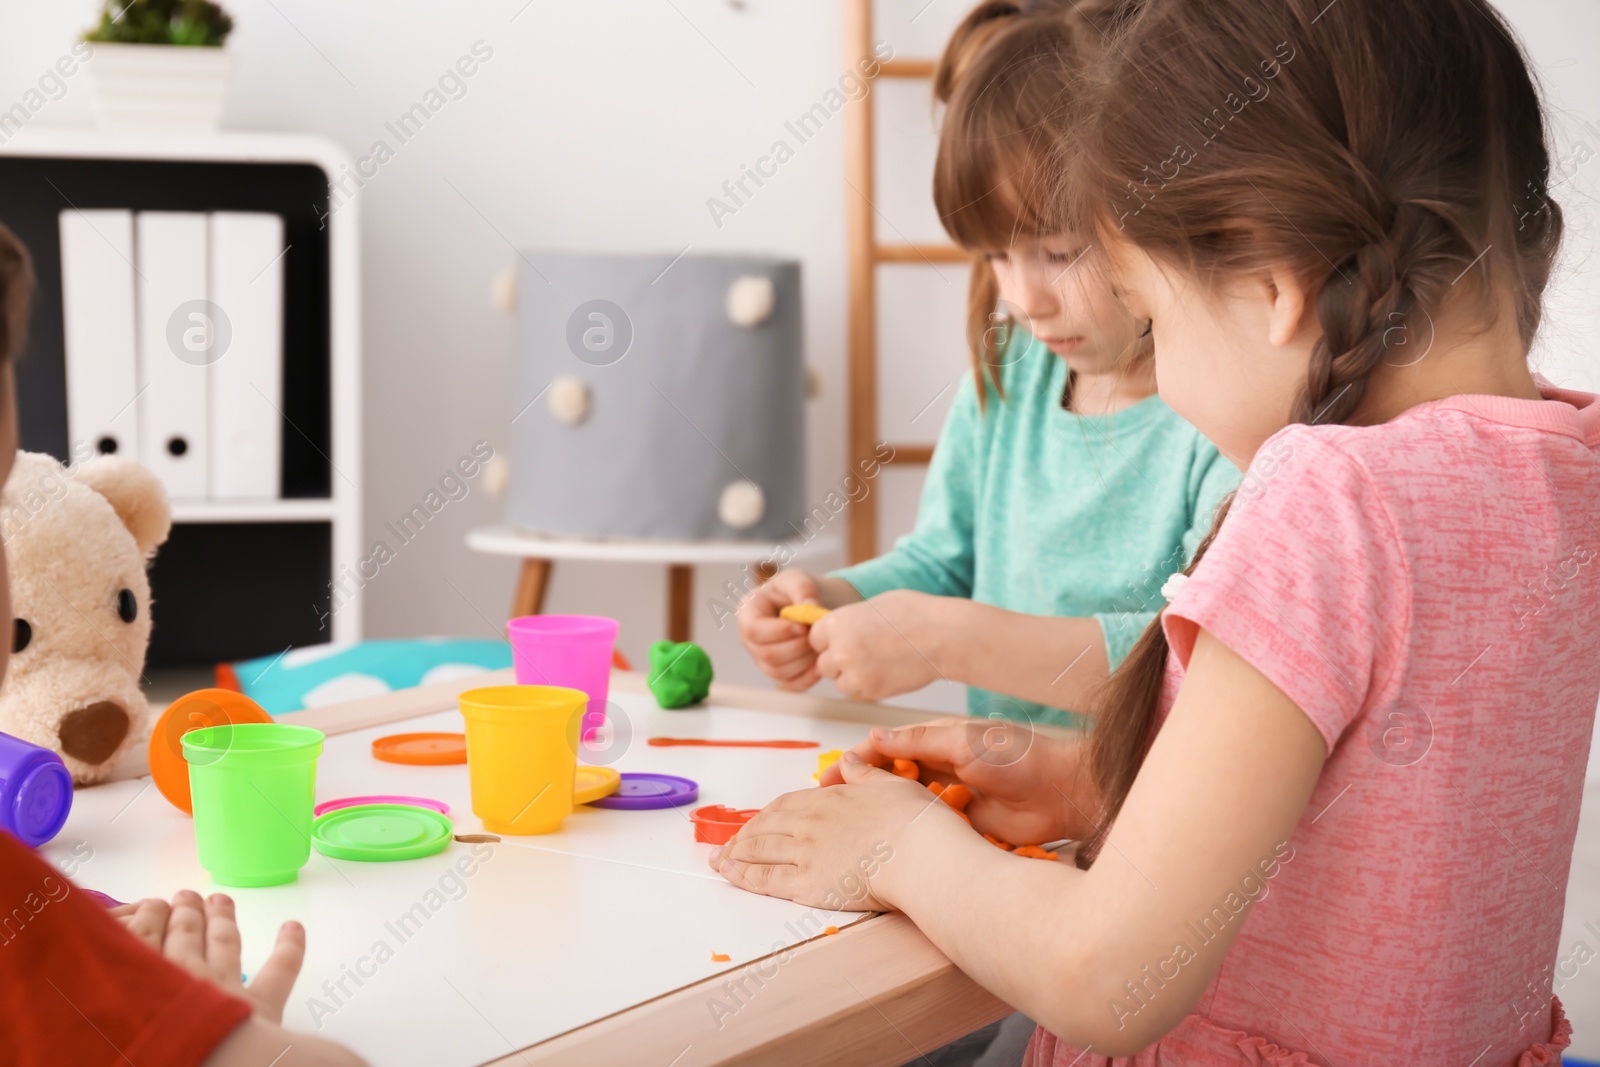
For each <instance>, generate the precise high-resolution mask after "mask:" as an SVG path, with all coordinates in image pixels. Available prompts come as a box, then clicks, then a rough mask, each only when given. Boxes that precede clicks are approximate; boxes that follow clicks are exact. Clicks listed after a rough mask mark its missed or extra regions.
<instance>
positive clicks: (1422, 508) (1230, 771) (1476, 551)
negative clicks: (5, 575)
mask: <svg viewBox="0 0 1600 1067" xmlns="http://www.w3.org/2000/svg"><path fill="white" fill-rule="evenodd" d="M1116 33H1117V36H1116V39H1115V41H1114V44H1115V47H1112V48H1108V49H1107V58H1106V60H1105V63H1104V66H1103V69H1102V70H1100V71H1099V72H1098V74H1097V76H1096V77H1095V78H1094V79H1092V82H1091V84H1089V85H1087V86H1086V87H1085V88H1084V89H1083V91H1082V97H1081V99H1079V100H1078V101H1076V102H1075V103H1076V104H1077V105H1078V109H1079V111H1080V112H1081V115H1082V119H1081V121H1080V123H1079V124H1078V128H1077V133H1076V136H1075V139H1074V143H1073V145H1071V146H1069V147H1070V151H1069V152H1068V154H1067V161H1066V164H1065V169H1066V175H1065V177H1066V179H1067V180H1066V182H1065V187H1066V188H1067V189H1069V190H1070V191H1071V193H1072V195H1073V199H1074V201H1075V203H1076V205H1077V214H1078V217H1079V218H1080V220H1082V223H1083V226H1084V228H1085V230H1088V231H1092V232H1094V233H1096V234H1097V235H1098V237H1099V239H1100V240H1099V245H1100V247H1101V251H1102V252H1103V253H1104V258H1105V260H1106V262H1107V263H1108V265H1109V267H1110V269H1111V270H1112V272H1113V276H1114V278H1115V279H1116V282H1117V284H1118V286H1119V289H1120V291H1121V293H1122V296H1123V299H1124V301H1125V302H1126V304H1127V305H1128V307H1129V308H1130V309H1131V310H1132V311H1133V312H1134V313H1135V314H1136V315H1138V316H1139V317H1142V318H1145V319H1148V320H1150V322H1151V328H1152V330H1153V335H1154V339H1155V349H1156V372H1157V379H1158V383H1159V388H1160V392H1161V396H1162V398H1163V399H1165V400H1166V401H1167V403H1168V404H1169V405H1171V406H1172V407H1173V408H1174V409H1175V410H1177V411H1178V413H1179V414H1181V415H1183V416H1184V417H1186V418H1188V419H1189V420H1190V421H1191V422H1193V423H1194V424H1195V425H1196V426H1197V427H1198V428H1199V429H1200V430H1201V431H1202V432H1203V433H1205V434H1206V436H1208V437H1209V438H1211V440H1212V441H1214V442H1215V443H1216V445H1217V446H1218V448H1219V449H1220V450H1221V451H1222V453H1223V455H1225V456H1226V457H1227V458H1229V459H1230V460H1233V461H1234V462H1235V463H1236V464H1237V465H1238V466H1239V467H1240V468H1241V469H1246V470H1247V473H1246V475H1245V478H1244V480H1243V482H1242V483H1241V486H1240V489H1239V491H1238V493H1237V495H1236V496H1235V498H1234V500H1233V502H1232V506H1231V508H1230V509H1229V510H1228V511H1227V512H1226V513H1225V515H1224V516H1223V518H1221V519H1219V521H1218V527H1217V528H1216V529H1214V530H1213V532H1212V537H1211V538H1210V539H1209V541H1208V544H1207V545H1206V546H1205V547H1204V548H1203V549H1202V552H1201V554H1200V556H1199V557H1198V558H1197V560H1196V562H1195V563H1194V564H1193V565H1192V566H1191V567H1190V570H1189V576H1188V577H1187V579H1184V580H1182V581H1175V582H1172V583H1169V589H1168V597H1169V601H1170V603H1169V606H1168V607H1167V608H1166V610H1165V611H1164V612H1163V613H1162V616H1161V617H1160V618H1159V619H1158V620H1157V622H1156V623H1155V624H1154V625H1153V626H1152V627H1151V629H1150V630H1149V631H1148V632H1147V633H1146V634H1145V636H1144V637H1143V639H1142V640H1141V642H1140V644H1139V646H1138V647H1137V648H1136V649H1135V651H1134V653H1133V654H1132V656H1130V658H1129V659H1128V661H1127V662H1126V664H1125V665H1124V666H1123V667H1122V668H1121V669H1120V670H1119V671H1118V672H1117V674H1116V675H1115V676H1114V677H1113V679H1112V681H1111V683H1110V685H1109V687H1108V689H1107V691H1106V692H1105V694H1104V699H1103V701H1102V702H1101V706H1100V710H1099V713H1098V718H1097V720H1096V722H1095V726H1094V729H1093V732H1092V735H1091V737H1090V738H1089V739H1088V741H1084V740H1082V739H1081V738H1078V737H1074V736H1071V735H1065V734H1058V733H1054V732H1050V731H1047V730H1044V729H1038V728H1036V729H1032V730H1029V729H1027V728H1026V727H1016V728H1014V729H1012V728H1003V727H999V726H997V724H995V723H993V722H989V721H982V722H970V721H963V720H948V721H945V722H941V723H935V724H931V725H928V726H922V727H913V728H910V729H906V730H900V731H875V732H874V733H873V735H872V737H871V739H870V740H869V742H868V743H867V744H865V745H863V746H862V747H861V748H860V749H859V750H858V751H857V752H855V753H851V754H849V755H847V756H846V758H845V759H844V760H841V761H840V763H839V764H838V765H837V769H836V770H835V771H833V772H830V774H829V776H828V777H826V778H825V779H824V783H825V784H835V783H837V782H839V781H841V780H842V781H843V782H844V783H847V784H844V785H842V786H841V787H839V788H827V789H817V790H809V791H805V792H802V793H792V794H789V795H787V796H784V797H781V798H779V799H778V800H777V801H775V802H774V803H773V804H772V805H770V806H769V807H768V808H767V810H766V811H764V812H763V813H762V814H760V815H759V816H757V817H756V818H755V819H753V820H752V821H751V822H750V823H749V824H748V826H746V827H745V829H744V830H743V831H742V832H741V833H740V834H739V835H738V836H737V837H736V838H735V839H734V841H733V842H732V843H730V844H729V845H728V846H726V847H725V848H723V849H721V850H719V851H718V852H717V853H716V854H714V856H713V859H712V863H713V866H715V867H716V868H717V869H718V870H720V871H722V873H723V874H724V875H725V876H726V877H728V878H729V879H730V880H731V881H733V882H734V883H735V884H737V885H740V886H743V887H746V888H748V889H752V890H754V891H756V892H762V893H772V894H778V895H782V896H786V897H791V898H793V899H796V900H800V901H804V902H807V903H813V904H818V905H825V906H840V905H841V904H843V903H845V902H844V901H842V900H841V898H840V895H839V889H838V887H839V886H841V885H855V884H858V883H857V882H856V881H855V878H856V876H858V875H865V876H866V884H867V886H868V887H869V888H868V892H867V895H866V896H865V898H864V899H860V900H857V901H856V902H855V905H856V906H860V907H868V908H874V909H877V908H883V909H899V910H902V911H904V912H905V913H906V914H908V915H909V916H910V917H911V918H912V919H913V920H915V922H916V923H917V924H918V926H920V927H921V929H922V930H923V931H924V932H925V933H926V934H927V935H928V937H929V938H931V939H932V940H933V941H934V942H935V943H936V944H937V945H938V946H939V947H940V948H941V949H943V950H944V951H945V952H946V953H947V954H948V955H949V956H950V958H951V959H953V960H954V961H955V962H956V963H957V964H958V965H959V966H960V967H961V968H962V969H963V970H964V971H966V972H967V973H968V974H969V975H971V976H972V977H973V978H974V979H976V980H977V981H978V982H980V983H982V984H983V985H984V986H985V987H987V988H989V989H990V990H992V991H993V992H995V993H996V994H997V995H998V996H999V997H1001V998H1002V999H1003V1000H1005V1001H1007V1002H1008V1003H1010V1004H1011V1005H1013V1006H1015V1007H1016V1008H1017V1009H1018V1010H1020V1011H1023V1012H1026V1013H1027V1014H1028V1015H1029V1016H1031V1017H1032V1018H1034V1019H1037V1020H1038V1021H1039V1022H1040V1024H1041V1025H1040V1029H1039V1031H1038V1032H1037V1033H1036V1034H1035V1037H1034V1041H1033V1044H1032V1046H1031V1048H1030V1050H1029V1062H1030V1063H1032V1064H1035V1065H1046V1064H1053V1065H1055V1067H1067V1065H1069V1064H1075V1065H1081V1067H1090V1065H1103V1064H1111V1063H1117V1064H1138V1065H1149V1067H1154V1065H1158V1064H1159V1065H1178V1064H1181V1065H1207V1067H1210V1065H1218V1067H1220V1065H1236V1064H1266V1065H1271V1067H1291V1065H1311V1064H1320V1065H1333V1064H1337V1065H1338V1067H1363V1065H1373V1067H1376V1065H1383V1067H1390V1065H1393V1064H1402V1063H1403V1064H1425V1065H1430V1067H1431V1065H1434V1064H1455V1065H1458V1067H1469V1065H1470V1067H1512V1065H1516V1067H1532V1065H1540V1064H1555V1063H1557V1062H1559V1056H1560V1050H1561V1049H1562V1048H1564V1047H1565V1046H1566V1045H1567V1043H1568V1040H1569V1035H1570V1031H1571V1028H1570V1026H1569V1025H1568V1024H1567V1022H1566V1020H1565V1018H1564V1016H1563V1014H1562V1011H1561V1005H1560V1002H1559V1001H1558V1000H1556V998H1555V997H1554V996H1553V995H1552V992H1551V974H1552V965H1553V964H1554V962H1555V959H1556V951H1557V938H1558V935H1559V932H1560V925H1561V913H1562V902H1563V893H1564V887H1565V885H1566V883H1567V875H1568V868H1569V866H1570V862H1571V854H1572V842H1573V835H1574V833H1575V830H1576V826H1577V818H1578V809H1579V804H1580V800H1581V786H1582V781H1583V776H1584V766H1585V762H1586V759H1587V754H1588V751H1589V738H1590V733H1591V730H1592V728H1593V722H1594V714H1595V703H1596V698H1597V696H1600V656H1597V655H1596V654H1595V642H1594V636H1593V635H1594V634H1595V633H1596V632H1600V558H1597V553H1600V401H1597V398H1596V397H1593V396H1590V395H1586V394H1581V393H1576V392H1570V391H1566V390H1561V389H1557V388H1554V387H1553V386H1551V385H1549V384H1548V383H1546V382H1543V381H1542V380H1539V379H1537V378H1535V377H1534V376H1533V375H1532V374H1531V373H1530V371H1529V369H1528V363H1527V353H1528V348H1529V345H1530V343H1531V341H1532V339H1533V335H1534V332H1535V329H1536V327H1537V325H1538V321H1539V309H1540V300H1541V295H1542V291H1543V288H1544V285H1545V281H1546V279H1547V278H1548V277H1549V273H1550V270H1551V265H1552V262H1553V260H1554V258H1555V254H1556V250H1557V246H1558V244H1559V239H1560V234H1561V214H1560V210H1559V208H1558V207H1557V206H1556V205H1555V204H1554V203H1552V202H1550V201H1549V199H1548V197H1547V195H1546V192H1547V189H1548V181H1549V176H1550V153H1549V150H1548V146H1547V142H1546V132H1545V124H1544V117H1543V113H1542V109H1541V105H1540V101H1539V98H1538V94H1537V92H1536V90H1535V87H1534V85H1533V82H1532V79H1531V77H1530V75H1529V72H1528V68H1527V63H1526V60H1525V58H1524V57H1523V55H1522V53H1521V52H1520V50H1519V48H1518V46H1517V44H1516V43H1515V38H1514V37H1513V36H1512V34H1511V33H1510V31H1509V29H1508V27H1507V26H1506V25H1505V23H1504V21H1503V20H1502V19H1501V18H1500V16H1499V14H1498V13H1497V12H1496V11H1495V10H1494V9H1493V8H1492V7H1491V6H1489V4H1488V3H1487V2H1485V0H1333V2H1332V3H1329V2H1328V0H1147V2H1146V3H1145V4H1144V5H1143V6H1142V9H1141V10H1140V11H1139V12H1138V13H1137V14H1134V15H1133V16H1132V18H1131V20H1130V21H1129V22H1128V23H1127V24H1126V25H1125V26H1124V27H1122V28H1120V29H1118V30H1117V31H1116ZM1063 665H1064V664H1063ZM891 757H904V758H911V759H915V760H918V761H919V762H920V764H921V767H922V770H923V774H924V778H925V779H936V780H940V781H947V782H948V781H953V780H960V781H962V782H964V783H966V784H967V785H968V787H969V788H970V789H971V791H972V793H973V799H972V801H971V802H970V804H969V806H968V807H967V809H966V810H967V814H968V815H969V816H970V818H971V822H972V827H971V828H970V829H969V827H968V826H967V825H966V824H964V823H963V822H962V821H961V820H960V819H959V818H958V817H957V816H956V815H955V814H954V813H953V812H952V811H951V810H950V809H949V808H948V807H946V806H945V805H944V804H942V803H939V802H938V800H937V799H936V798H932V797H930V795H929V793H928V791H927V790H926V789H922V788H920V787H919V786H918V785H917V783H913V782H908V781H905V780H903V779H899V778H896V777H895V776H894V775H892V774H889V773H887V772H885V771H883V770H881V769H878V766H874V764H877V765H881V764H883V763H884V762H885V761H886V760H888V759H889V758H891ZM973 829H977V830H982V831H985V832H987V833H989V834H992V835H994V836H996V837H1000V838H1004V839H1006V840H1009V841H1015V842H1026V841H1050V840H1054V839H1066V838H1071V839H1075V840H1078V841H1081V842H1082V845H1081V846H1080V847H1079V848H1077V850H1076V859H1077V863H1076V864H1075V865H1073V864H1068V863H1065V862H1060V863H1044V862H1038V861H1036V860H1026V859H1020V858H1017V857H1016V856H1013V855H1010V854H1008V853H1006V852H1004V851H1001V850H999V849H996V848H994V847H992V846H991V845H990V844H989V843H987V842H985V841H984V839H983V838H982V837H980V836H979V835H978V834H976V833H973V832H972V830H973ZM908 1058H910V1050H908Z"/></svg>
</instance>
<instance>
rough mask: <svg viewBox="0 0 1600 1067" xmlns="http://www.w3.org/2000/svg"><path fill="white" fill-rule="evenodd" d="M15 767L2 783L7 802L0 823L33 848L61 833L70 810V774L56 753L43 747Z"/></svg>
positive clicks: (1, 813) (0, 816)
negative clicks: (17, 769)
mask: <svg viewBox="0 0 1600 1067" xmlns="http://www.w3.org/2000/svg"><path fill="white" fill-rule="evenodd" d="M19 770H20V773H18V774H17V775H16V776H15V777H14V778H12V779H10V780H9V781H7V782H5V783H4V785H5V792H7V793H10V794H11V796H10V797H9V799H10V801H11V803H10V805H9V806H8V808H7V810H5V811H3V812H0V826H3V827H4V828H5V829H7V830H10V831H11V832H12V833H13V834H15V835H16V836H17V838H18V840H20V841H21V842H22V843H23V844H24V845H27V846H28V847H29V848H37V847H39V846H40V845H42V844H44V843H45V842H46V841H48V840H50V839H51V838H52V837H54V836H56V834H58V833H60V832H61V827H62V826H64V825H65V824H66V821H67V816H68V815H69V814H71V812H72V775H71V774H69V773H68V772H67V767H66V764H65V763H63V762H62V761H61V757H60V756H57V755H56V754H55V753H53V752H49V751H47V750H44V749H41V750H40V756H39V757H37V758H35V759H30V760H28V761H26V763H25V764H24V765H23V766H22V767H21V768H19Z"/></svg>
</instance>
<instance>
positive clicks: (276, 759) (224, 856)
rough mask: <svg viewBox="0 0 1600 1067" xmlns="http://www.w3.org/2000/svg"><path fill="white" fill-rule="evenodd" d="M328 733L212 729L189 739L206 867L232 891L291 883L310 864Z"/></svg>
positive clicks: (277, 725)
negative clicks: (319, 761) (316, 795)
mask: <svg viewBox="0 0 1600 1067" xmlns="http://www.w3.org/2000/svg"><path fill="white" fill-rule="evenodd" d="M322 737H323V734H322V731H321V730H313V729H311V728H310V727H309V726H290V725H288V724H286V723H281V722H273V723H237V724H224V725H221V726H208V727H205V728H204V729H200V730H192V731H190V732H189V733H186V734H184V735H183V738H182V742H183V758H184V759H185V760H187V761H188V762H189V791H190V793H191V794H193V797H194V839H195V845H196V847H197V849H198V851H199V853H200V866H202V867H204V868H205V869H206V872H207V873H208V874H210V875H211V880H212V881H214V882H216V883H217V884H218V885H226V886H263V885H282V884H283V883H284V882H292V881H294V880H295V878H296V877H297V876H298V875H299V873H300V868H301V867H304V866H305V864H306V860H308V859H310V858H311V807H312V798H313V794H314V793H315V792H316V786H317V757H318V756H320V755H321V754H322Z"/></svg>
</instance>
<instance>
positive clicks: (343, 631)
mask: <svg viewBox="0 0 1600 1067" xmlns="http://www.w3.org/2000/svg"><path fill="white" fill-rule="evenodd" d="M16 156H23V157H30V156H31V157H39V158H50V159H74V160H110V161H115V160H130V161H171V162H188V163H242V164H249V163H261V164H279V165H281V164H308V165H311V166H314V167H316V168H318V169H319V170H321V171H322V173H323V174H324V175H326V176H327V177H328V179H329V185H330V186H332V185H333V184H334V183H335V182H337V181H339V180H340V179H345V177H346V175H348V174H349V173H350V172H351V170H352V168H351V164H350V160H349V157H348V156H347V155H346V154H345V152H344V150H343V149H341V148H340V147H339V146H338V145H337V144H335V143H334V142H332V141H330V140H328V139H327V138H324V137H318V136H314V135H308V134H292V133H248V132H235V131H224V132H215V133H167V132H143V131H142V132H139V133H131V134H130V133H111V132H105V131H100V130H94V129H82V130H79V129H71V130H68V129H55V130H49V129H37V128H27V129H23V130H20V131H18V132H16V133H15V134H14V135H13V136H11V137H10V138H8V139H6V140H5V142H4V143H3V144H0V158H3V157H16ZM346 180H348V179H346ZM330 202H331V201H330ZM62 206H63V207H69V206H76V205H71V204H70V202H68V203H64V204H63V205H62ZM360 209H361V205H360V200H359V198H353V199H352V198H348V197H345V198H343V202H341V203H340V206H339V209H338V210H337V211H333V212H330V213H328V214H327V215H326V216H325V218H324V224H325V225H326V226H327V229H328V279H327V280H328V290H329V291H328V301H327V303H328V366H329V382H328V388H329V398H328V412H329V429H330V440H329V444H330V446H331V447H330V448H329V451H328V453H327V454H326V455H325V456H324V457H323V458H324V459H325V460H326V461H327V462H328V465H329V468H330V470H329V479H328V484H329V494H330V495H329V496H327V497H325V498H323V497H313V498H286V499H277V500H259V501H205V500H195V501H179V502H175V503H174V506H173V520H174V522H176V523H327V524H328V525H329V526H330V528H331V537H330V545H331V560H330V566H329V574H330V576H331V579H332V581H333V582H334V583H338V582H339V580H340V578H341V576H346V575H351V574H355V573H356V572H357V565H358V563H359V560H360V556H361V497H360V492H359V490H358V488H357V485H356V484H353V483H352V481H351V478H352V477H353V478H355V479H357V480H359V478H360V473H359V472H360V471H361V469H362V464H361V303H360V301H361V250H360ZM285 432H286V433H293V432H295V431H294V430H293V429H287V428H286V430H285ZM319 451H320V450H319ZM338 602H339V609H338V610H337V611H335V612H333V613H332V614H331V616H330V618H329V629H328V638H329V639H330V640H332V641H335V642H347V641H357V640H360V638H361V629H362V625H361V624H362V591H361V588H360V583H359V582H347V583H345V584H344V585H342V586H341V587H340V594H339V601H338Z"/></svg>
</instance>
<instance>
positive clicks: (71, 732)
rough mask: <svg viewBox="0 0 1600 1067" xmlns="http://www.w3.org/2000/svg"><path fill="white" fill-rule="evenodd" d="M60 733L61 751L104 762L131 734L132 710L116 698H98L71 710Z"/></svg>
mask: <svg viewBox="0 0 1600 1067" xmlns="http://www.w3.org/2000/svg"><path fill="white" fill-rule="evenodd" d="M56 736H57V737H59V738H61V751H63V752H65V753H66V754H67V755H69V756H71V757H72V758H73V759H77V760H82V761H83V762H85V763H104V762H105V761H106V760H107V759H109V758H110V756H111V754H112V753H113V752H115V751H116V750H117V746H118V745H120V744H122V739H123V738H124V737H127V736H128V713H127V712H126V711H123V710H122V705H120V704H117V703H115V702H114V701H110V700H97V701H95V702H94V703H93V704H90V705H89V706H88V707H86V708H74V709H73V710H72V711H69V712H67V713H66V715H64V716H63V717H62V719H61V725H60V726H59V727H58V728H57V729H56Z"/></svg>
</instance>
